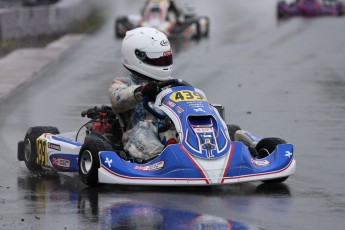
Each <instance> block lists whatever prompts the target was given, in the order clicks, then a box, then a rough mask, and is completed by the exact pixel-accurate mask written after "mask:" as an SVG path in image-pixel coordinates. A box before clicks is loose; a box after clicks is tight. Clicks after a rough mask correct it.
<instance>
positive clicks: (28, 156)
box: [24, 139, 31, 161]
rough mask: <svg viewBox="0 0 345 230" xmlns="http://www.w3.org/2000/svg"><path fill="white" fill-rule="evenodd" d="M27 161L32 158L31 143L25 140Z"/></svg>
mask: <svg viewBox="0 0 345 230" xmlns="http://www.w3.org/2000/svg"><path fill="white" fill-rule="evenodd" d="M24 155H25V160H26V161H30V157H31V142H30V140H29V139H26V140H25V149H24Z"/></svg>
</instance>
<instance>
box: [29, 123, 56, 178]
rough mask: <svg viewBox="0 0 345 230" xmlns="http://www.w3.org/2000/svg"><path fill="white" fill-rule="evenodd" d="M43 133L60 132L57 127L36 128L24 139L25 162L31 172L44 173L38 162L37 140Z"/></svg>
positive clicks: (30, 130)
mask: <svg viewBox="0 0 345 230" xmlns="http://www.w3.org/2000/svg"><path fill="white" fill-rule="evenodd" d="M43 133H51V134H59V133H60V132H59V130H58V129H57V128H56V127H51V126H36V127H31V128H29V130H28V131H27V132H26V135H25V138H24V162H25V164H26V167H27V168H28V169H29V171H30V172H33V173H41V172H43V169H42V167H41V166H40V165H38V164H37V162H36V158H37V147H36V139H37V138H38V137H40V136H41V135H42V134H43Z"/></svg>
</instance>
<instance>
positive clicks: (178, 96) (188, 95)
mask: <svg viewBox="0 0 345 230" xmlns="http://www.w3.org/2000/svg"><path fill="white" fill-rule="evenodd" d="M170 100H172V101H175V102H180V101H206V100H205V98H204V97H203V96H202V95H200V94H199V93H197V92H195V91H191V90H181V91H177V92H175V93H173V94H171V96H170Z"/></svg>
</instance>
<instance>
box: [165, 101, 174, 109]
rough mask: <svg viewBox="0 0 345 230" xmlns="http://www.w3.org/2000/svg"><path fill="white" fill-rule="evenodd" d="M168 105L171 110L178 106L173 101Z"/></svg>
mask: <svg viewBox="0 0 345 230" xmlns="http://www.w3.org/2000/svg"><path fill="white" fill-rule="evenodd" d="M167 105H168V106H169V107H171V108H174V107H175V106H176V104H175V103H174V102H172V101H167Z"/></svg>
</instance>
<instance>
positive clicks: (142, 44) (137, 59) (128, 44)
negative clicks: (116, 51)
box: [121, 27, 173, 81]
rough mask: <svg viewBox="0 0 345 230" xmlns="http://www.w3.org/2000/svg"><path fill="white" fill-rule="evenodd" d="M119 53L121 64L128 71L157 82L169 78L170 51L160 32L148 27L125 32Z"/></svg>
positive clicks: (164, 36)
mask: <svg viewBox="0 0 345 230" xmlns="http://www.w3.org/2000/svg"><path fill="white" fill-rule="evenodd" d="M121 53H122V63H123V65H124V66H125V67H126V68H127V69H129V70H130V71H134V72H137V73H139V74H142V75H144V76H146V77H149V78H152V79H154V80H159V81H163V80H167V79H168V78H170V73H171V70H172V63H173V59H172V50H171V48H170V43H169V41H168V38H167V37H166V35H165V34H163V33H162V32H160V31H158V30H156V29H154V28H149V27H139V28H136V29H133V30H130V31H127V33H126V37H125V38H124V39H123V42H122V48H121Z"/></svg>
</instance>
